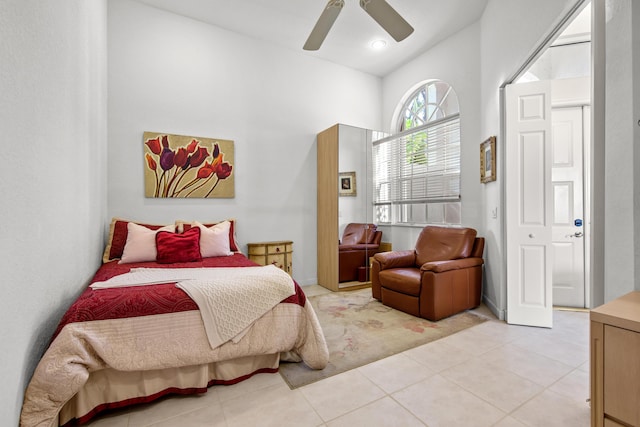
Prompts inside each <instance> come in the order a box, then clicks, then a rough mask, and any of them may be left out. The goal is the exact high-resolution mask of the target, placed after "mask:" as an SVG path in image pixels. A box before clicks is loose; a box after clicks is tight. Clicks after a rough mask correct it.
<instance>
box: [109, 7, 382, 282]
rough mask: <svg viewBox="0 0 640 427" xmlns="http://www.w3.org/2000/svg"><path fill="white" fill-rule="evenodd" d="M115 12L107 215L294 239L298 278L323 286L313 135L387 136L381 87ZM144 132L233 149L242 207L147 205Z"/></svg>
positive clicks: (323, 66)
mask: <svg viewBox="0 0 640 427" xmlns="http://www.w3.org/2000/svg"><path fill="white" fill-rule="evenodd" d="M108 8H109V164H108V170H109V173H108V188H109V196H108V214H109V216H119V217H124V218H131V219H137V220H144V221H152V222H163V223H164V222H172V221H174V220H175V219H179V218H180V219H186V220H200V221H212V220H219V219H224V218H228V217H234V218H236V219H237V221H238V238H239V240H240V241H241V242H242V243H243V245H244V244H246V243H248V242H258V241H265V240H280V239H290V240H293V242H294V246H293V250H294V252H293V276H294V278H295V279H296V280H297V281H298V282H299V283H300V284H310V283H317V274H316V145H315V140H316V134H317V133H318V132H320V131H322V130H324V129H326V128H328V127H330V126H331V125H333V124H335V123H338V122H340V123H345V124H349V125H354V126H359V127H363V128H371V129H377V128H379V127H380V116H381V113H380V105H381V97H380V91H381V81H380V79H379V78H377V77H373V76H371V75H368V74H363V73H361V72H357V71H354V70H351V69H348V68H344V67H340V66H337V65H335V64H331V63H328V62H324V61H320V60H318V59H315V58H311V57H308V56H306V55H304V54H303V53H302V52H298V51H291V50H286V49H283V48H279V47H274V46H272V45H269V44H265V43H263V42H261V41H259V40H255V39H251V38H248V37H244V36H240V35H237V34H234V33H231V32H228V31H225V30H222V29H220V28H217V27H213V26H211V25H207V24H204V23H202V22H199V21H195V20H192V19H188V18H184V17H181V16H178V15H174V14H171V13H167V12H164V11H161V10H158V9H155V8H151V7H148V6H146V5H143V4H141V3H138V2H134V1H130V0H113V1H109V2H108ZM144 131H153V132H167V133H173V134H179V135H194V136H203V137H211V138H222V139H231V140H234V141H235V160H236V163H235V168H234V172H235V185H236V189H235V194H236V197H235V198H234V199H177V200H162V199H145V197H144V193H143V176H142V167H143V150H142V147H143V146H142V143H143V141H142V133H143V132H144ZM242 249H243V250H246V247H243V248H242Z"/></svg>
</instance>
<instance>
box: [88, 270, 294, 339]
mask: <svg viewBox="0 0 640 427" xmlns="http://www.w3.org/2000/svg"><path fill="white" fill-rule="evenodd" d="M171 282H177V283H176V286H177V287H178V288H180V289H182V290H183V291H185V292H186V293H187V294H188V295H189V296H190V297H191V299H193V300H194V301H195V303H196V304H197V305H198V308H199V309H200V315H201V316H202V322H203V323H204V328H205V331H206V333H207V338H208V340H209V344H210V345H211V348H212V349H213V348H216V347H218V346H220V345H221V344H224V343H225V342H227V341H229V340H230V339H232V338H234V337H236V336H237V335H239V334H241V333H242V332H243V331H244V330H246V329H247V328H248V327H249V326H251V325H252V324H253V322H255V321H256V320H257V319H259V318H260V317H261V316H262V315H264V314H265V313H267V312H268V311H269V310H271V309H272V308H273V307H275V306H276V305H277V304H278V303H279V302H280V301H282V300H284V299H285V298H287V297H290V296H291V295H294V294H295V286H294V283H293V280H292V279H291V276H289V275H288V274H287V273H285V272H284V271H282V270H280V269H279V268H277V267H275V266H273V265H268V266H264V267H262V266H261V267H220V268H177V269H171V268H134V269H131V271H130V272H129V273H125V274H121V275H119V276H115V277H112V278H111V279H109V280H106V281H104V282H94V283H93V284H91V287H92V288H94V289H105V288H113V287H124V286H142V285H149V284H154V283H171Z"/></svg>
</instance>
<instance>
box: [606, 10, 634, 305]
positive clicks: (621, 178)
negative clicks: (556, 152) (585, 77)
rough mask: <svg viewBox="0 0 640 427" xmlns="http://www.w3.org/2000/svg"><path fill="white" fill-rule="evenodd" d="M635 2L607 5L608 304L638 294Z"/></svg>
mask: <svg viewBox="0 0 640 427" xmlns="http://www.w3.org/2000/svg"><path fill="white" fill-rule="evenodd" d="M631 2H632V0H607V1H606V34H605V37H606V58H607V65H606V70H605V73H606V81H605V85H606V86H605V88H606V102H605V111H606V117H605V120H606V124H605V182H604V185H605V193H604V199H605V246H604V250H605V271H604V274H605V284H606V285H605V289H604V300H605V302H606V301H610V300H612V299H614V298H617V297H619V296H622V295H624V294H626V293H627V292H630V291H632V290H634V270H635V269H634V266H635V256H634V232H633V230H634V210H633V202H634V197H633V191H634V185H635V183H634V181H633V177H634V164H633V162H634V156H633V152H634V145H633V132H634V125H635V123H634V122H635V121H634V120H633V117H634V115H633V90H631V88H632V87H633V83H632V66H633V61H632V55H631V48H632V44H631V37H632V35H631V16H632V10H631ZM635 126H637V125H635ZM639 185H640V183H639Z"/></svg>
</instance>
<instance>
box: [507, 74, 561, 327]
mask: <svg viewBox="0 0 640 427" xmlns="http://www.w3.org/2000/svg"><path fill="white" fill-rule="evenodd" d="M505 105H506V135H505V137H506V139H505V159H506V162H505V163H506V170H505V178H506V182H505V195H506V204H505V212H506V257H507V322H508V323H514V324H519V325H529V326H543V327H551V326H552V324H553V299H552V298H553V292H552V280H551V279H552V276H551V273H552V265H553V264H552V261H553V257H552V239H551V237H552V228H551V220H552V213H553V210H552V207H553V198H552V195H553V192H552V188H551V167H550V164H551V159H552V157H551V148H552V146H551V83H550V82H548V81H542V82H531V83H523V84H517V85H509V86H507V87H506V103H505Z"/></svg>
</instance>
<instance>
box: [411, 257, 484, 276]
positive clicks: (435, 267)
mask: <svg viewBox="0 0 640 427" xmlns="http://www.w3.org/2000/svg"><path fill="white" fill-rule="evenodd" d="M482 264H484V260H483V259H482V258H461V259H452V260H447V261H431V262H425V263H424V264H422V266H421V267H420V271H433V272H434V273H442V272H445V271H450V270H461V269H463V268H470V267H476V266H478V265H482Z"/></svg>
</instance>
